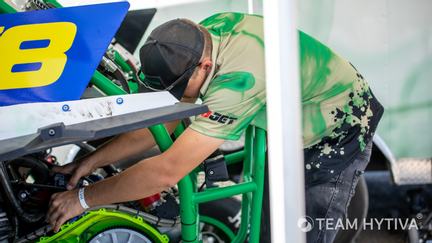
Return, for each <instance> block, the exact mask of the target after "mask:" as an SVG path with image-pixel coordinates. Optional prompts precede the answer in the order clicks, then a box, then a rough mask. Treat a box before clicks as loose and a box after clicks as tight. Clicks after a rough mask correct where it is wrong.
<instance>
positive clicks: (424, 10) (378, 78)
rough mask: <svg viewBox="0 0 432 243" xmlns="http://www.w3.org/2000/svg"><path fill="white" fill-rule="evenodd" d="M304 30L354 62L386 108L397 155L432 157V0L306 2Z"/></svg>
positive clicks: (383, 128) (385, 126)
mask: <svg viewBox="0 0 432 243" xmlns="http://www.w3.org/2000/svg"><path fill="white" fill-rule="evenodd" d="M298 6H299V15H298V16H299V20H298V24H299V28H300V29H302V30H303V31H305V32H307V33H309V34H311V35H313V36H314V37H316V38H317V39H319V40H320V41H322V42H324V43H326V44H327V45H328V46H330V47H331V48H332V49H334V50H335V51H336V52H338V53H339V54H340V55H341V56H343V57H345V58H346V59H348V60H349V61H351V62H352V63H353V64H354V65H355V66H356V67H357V68H358V69H359V71H360V72H361V73H362V74H363V76H365V78H366V79H367V80H368V81H369V83H370V84H371V86H372V89H373V92H374V93H375V95H376V96H377V97H378V99H379V100H380V101H381V103H382V104H383V105H384V106H385V108H386V110H385V113H384V116H383V119H382V121H381V123H380V125H379V128H378V133H379V134H380V135H381V136H382V137H383V138H384V140H385V142H387V143H388V145H389V147H390V148H391V149H392V151H393V152H394V153H395V155H396V156H397V157H431V156H432V136H431V134H432V127H431V125H430V124H432V26H431V23H432V15H431V13H430V12H431V10H432V1H429V0H412V1H404V0H363V1H358V0H321V1H316V0H302V1H299V4H298Z"/></svg>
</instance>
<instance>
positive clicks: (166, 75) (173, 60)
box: [140, 19, 204, 99]
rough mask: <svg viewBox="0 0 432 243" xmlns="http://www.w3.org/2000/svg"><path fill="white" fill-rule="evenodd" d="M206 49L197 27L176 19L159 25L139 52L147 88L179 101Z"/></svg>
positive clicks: (144, 82) (144, 83) (202, 36)
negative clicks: (165, 93) (168, 94)
mask: <svg viewBox="0 0 432 243" xmlns="http://www.w3.org/2000/svg"><path fill="white" fill-rule="evenodd" d="M203 50H204V35H203V33H202V32H201V31H200V30H199V28H198V27H197V26H196V25H195V24H193V23H191V22H189V21H187V20H182V19H175V20H171V21H168V22H166V23H164V24H162V25H160V26H158V27H157V28H156V29H154V30H153V31H152V32H151V33H150V36H149V37H148V38H147V40H146V42H145V43H144V45H143V46H142V47H141V49H140V60H141V72H142V73H143V74H144V76H145V78H144V80H142V81H143V85H144V87H146V88H147V89H150V90H153V91H169V92H170V93H171V94H172V95H174V96H175V97H176V98H177V99H180V98H181V97H182V96H183V93H184V91H185V89H186V87H187V84H188V81H189V79H190V77H191V76H192V74H193V72H194V70H195V68H196V67H197V66H199V65H200V59H201V56H202V53H203Z"/></svg>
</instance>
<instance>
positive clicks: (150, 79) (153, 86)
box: [138, 62, 201, 92]
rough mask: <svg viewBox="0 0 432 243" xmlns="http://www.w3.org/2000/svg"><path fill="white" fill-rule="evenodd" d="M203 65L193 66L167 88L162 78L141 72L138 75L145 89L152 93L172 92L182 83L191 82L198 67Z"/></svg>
mask: <svg viewBox="0 0 432 243" xmlns="http://www.w3.org/2000/svg"><path fill="white" fill-rule="evenodd" d="M199 65H201V62H199V63H197V64H194V65H192V66H191V67H189V68H188V69H186V70H185V71H184V72H183V73H182V74H181V75H180V77H178V78H177V79H176V80H175V81H174V82H172V83H171V85H169V86H167V85H165V84H166V83H165V82H164V80H163V79H162V78H161V77H160V76H151V75H146V74H144V73H143V72H142V71H141V70H140V71H139V73H138V77H139V79H140V80H141V82H142V84H143V85H144V87H146V88H147V89H150V90H152V91H157V92H158V91H170V90H172V89H173V88H174V87H175V86H176V85H177V84H179V83H181V82H182V81H183V80H189V79H190V77H191V76H192V73H193V71H194V70H195V68H196V67H198V66H199Z"/></svg>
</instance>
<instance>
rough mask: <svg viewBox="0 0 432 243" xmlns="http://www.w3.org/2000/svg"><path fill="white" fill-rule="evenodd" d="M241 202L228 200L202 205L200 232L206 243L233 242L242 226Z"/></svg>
mask: <svg viewBox="0 0 432 243" xmlns="http://www.w3.org/2000/svg"><path fill="white" fill-rule="evenodd" d="M240 210H241V202H240V201H239V200H237V199H235V198H226V199H221V200H217V201H212V202H208V203H203V204H200V207H199V212H200V215H201V216H200V221H201V224H200V230H201V234H202V239H203V242H204V243H223V242H231V240H232V239H233V238H234V236H235V233H236V232H237V230H238V228H239V226H240Z"/></svg>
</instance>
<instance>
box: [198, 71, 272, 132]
mask: <svg viewBox="0 0 432 243" xmlns="http://www.w3.org/2000/svg"><path fill="white" fill-rule="evenodd" d="M202 100H203V104H204V105H207V106H208V108H209V112H207V113H205V114H202V115H199V116H197V117H196V118H195V120H194V121H192V124H191V126H190V128H192V129H193V130H195V131H197V132H199V133H202V134H204V135H207V136H211V137H216V138H220V139H224V140H238V139H239V138H240V136H241V135H242V133H243V132H244V131H245V129H246V128H247V126H248V125H249V124H250V123H251V122H252V121H253V120H254V118H255V117H256V115H257V114H258V112H259V111H260V110H261V109H262V108H263V107H264V106H265V87H264V82H263V80H256V79H255V77H254V75H253V74H252V73H250V72H231V73H227V74H223V75H219V76H217V77H216V78H215V79H213V80H212V81H211V83H210V85H209V88H208V90H207V92H206V93H205V94H204V96H203V97H202Z"/></svg>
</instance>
